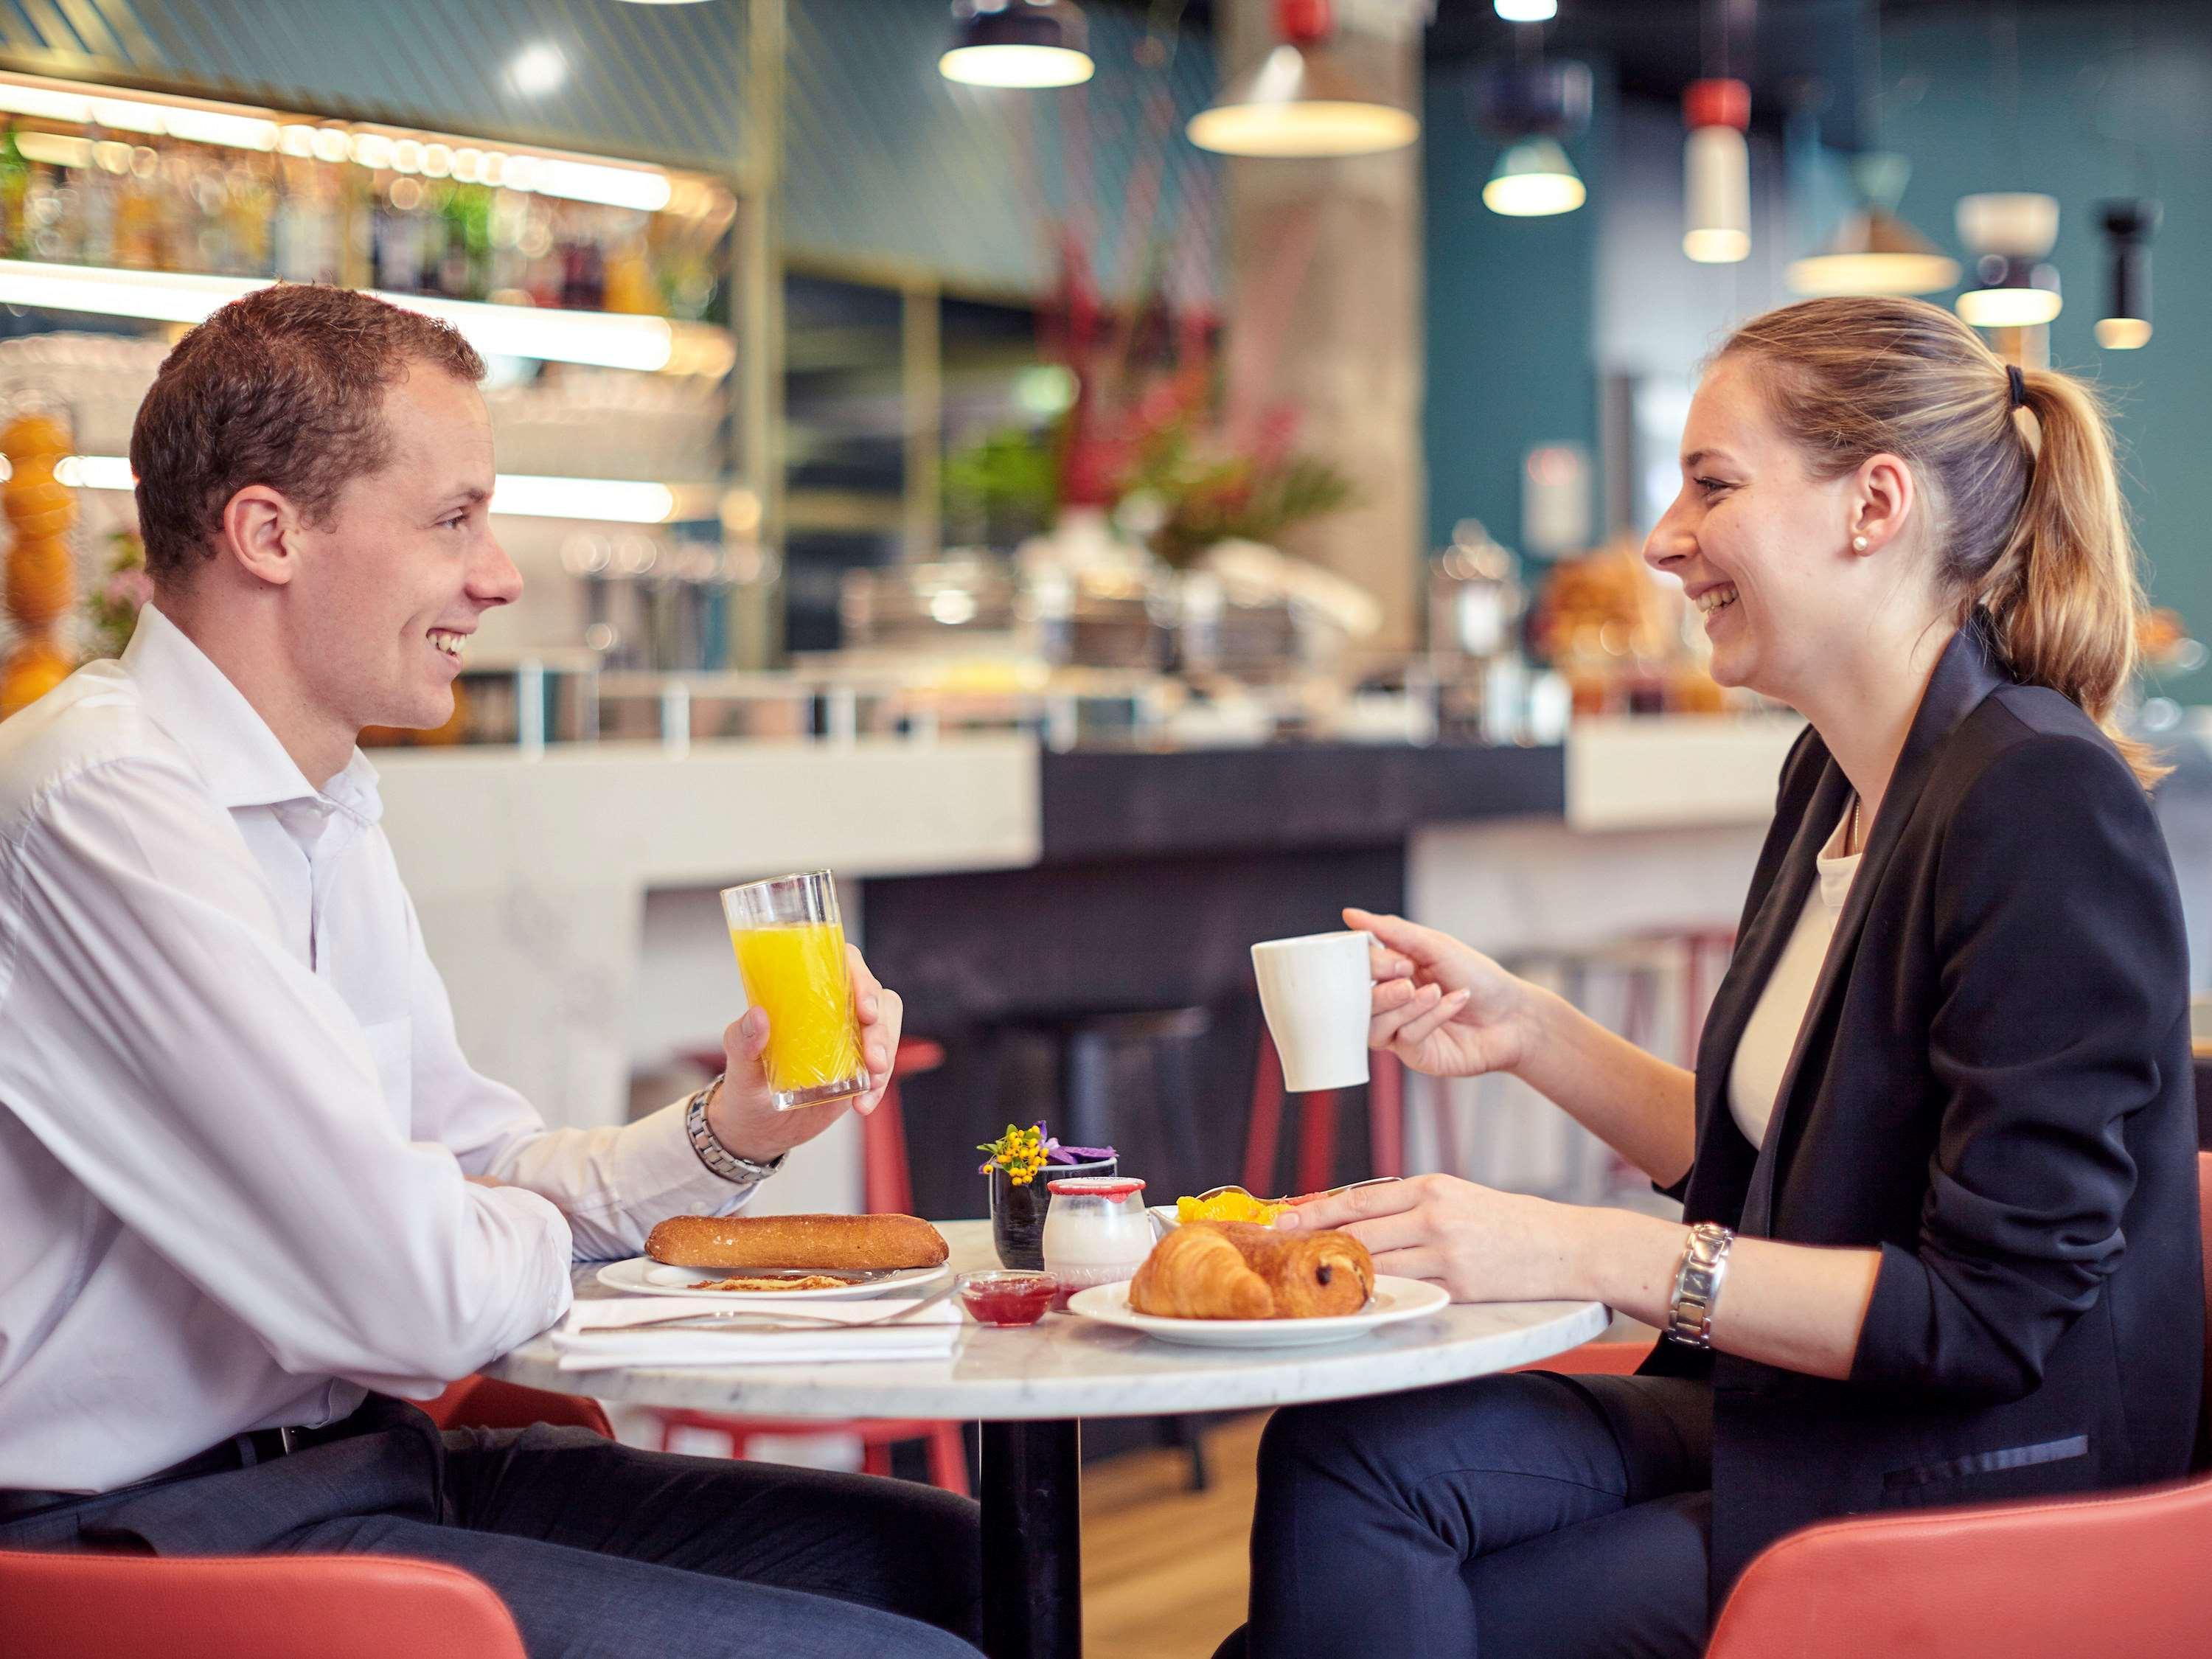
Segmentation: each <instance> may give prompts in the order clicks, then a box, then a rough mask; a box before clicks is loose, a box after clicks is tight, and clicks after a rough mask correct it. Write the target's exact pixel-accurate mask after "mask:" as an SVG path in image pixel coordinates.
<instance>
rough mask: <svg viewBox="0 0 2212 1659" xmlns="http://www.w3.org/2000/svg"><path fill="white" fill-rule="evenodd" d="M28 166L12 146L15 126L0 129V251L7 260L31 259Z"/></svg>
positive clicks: (21, 154)
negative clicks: (4, 252) (2, 249)
mask: <svg viewBox="0 0 2212 1659" xmlns="http://www.w3.org/2000/svg"><path fill="white" fill-rule="evenodd" d="M30 191H31V164H30V163H29V162H28V161H25V160H24V159H23V152H22V151H21V149H18V148H17V147H16V144H15V123H14V122H13V121H10V122H9V123H8V124H7V125H5V126H0V248H4V249H5V251H6V252H7V255H8V257H9V258H10V259H27V258H30V257H31V226H30V216H29V214H28V213H27V211H26V209H27V206H28V198H29V196H30Z"/></svg>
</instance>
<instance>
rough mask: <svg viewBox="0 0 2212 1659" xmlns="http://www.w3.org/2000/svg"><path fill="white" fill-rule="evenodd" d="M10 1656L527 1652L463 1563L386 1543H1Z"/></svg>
mask: <svg viewBox="0 0 2212 1659" xmlns="http://www.w3.org/2000/svg"><path fill="white" fill-rule="evenodd" d="M0 1631H5V1632H7V1638H6V1641H5V1644H4V1645H5V1648H6V1650H7V1652H8V1653H9V1655H10V1656H11V1659H300V1656H301V1655H303V1654H310V1653H312V1654H313V1655H314V1656H316V1659H427V1656H433V1655H435V1656H440V1659H523V1651H522V1636H521V1633H520V1632H518V1631H517V1630H516V1629H515V1627H514V1619H513V1615H512V1614H511V1613H508V1612H507V1604H506V1603H505V1602H503V1601H501V1600H500V1599H499V1597H498V1596H496V1595H494V1594H493V1593H492V1591H491V1588H490V1587H489V1585H487V1584H485V1583H483V1582H482V1581H481V1580H479V1579H477V1578H473V1577H470V1575H469V1574H467V1573H465V1572H463V1571H461V1570H460V1569H459V1567H449V1566H446V1565H442V1564H441V1563H438V1562H435V1561H406V1560H400V1559H395V1558H392V1557H389V1556H373V1555H289V1556H258V1555H247V1556H223V1557H219V1558H216V1557H208V1558H195V1557H190V1556H170V1557H158V1558H157V1557H152V1556H143V1555H79V1554H55V1553H46V1552H40V1551H8V1552H0Z"/></svg>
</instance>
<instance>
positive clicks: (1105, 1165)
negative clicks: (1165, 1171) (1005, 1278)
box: [991, 1158, 1119, 1273]
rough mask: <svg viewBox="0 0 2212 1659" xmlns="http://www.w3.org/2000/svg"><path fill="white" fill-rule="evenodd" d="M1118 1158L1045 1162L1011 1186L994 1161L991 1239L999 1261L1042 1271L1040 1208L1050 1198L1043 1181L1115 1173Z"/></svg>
mask: <svg viewBox="0 0 2212 1659" xmlns="http://www.w3.org/2000/svg"><path fill="white" fill-rule="evenodd" d="M1118 1162H1119V1160H1118V1159H1115V1158H1093V1159H1092V1160H1091V1162H1089V1163H1087V1164H1046V1165H1045V1166H1044V1168H1042V1170H1038V1171H1037V1172H1036V1174H1035V1175H1034V1176H1030V1180H1029V1183H1028V1184H1027V1185H1026V1186H1022V1187H1017V1186H1015V1185H1014V1183H1013V1180H1012V1177H1011V1176H1008V1175H1007V1174H1006V1171H1005V1170H1001V1169H1000V1168H999V1167H998V1166H997V1165H995V1164H994V1165H993V1166H992V1169H991V1243H993V1244H994V1245H995V1246H996V1247H997V1248H998V1252H999V1265H1000V1267H1026V1268H1028V1269H1029V1270H1030V1272H1032V1273H1036V1272H1039V1271H1042V1268H1043V1267H1044V1212H1045V1210H1046V1208H1047V1207H1048V1206H1049V1205H1050V1204H1051V1202H1052V1192H1051V1189H1050V1188H1049V1187H1048V1186H1047V1184H1046V1183H1047V1182H1054V1181H1065V1180H1066V1179H1067V1178H1068V1177H1069V1176H1109V1175H1112V1174H1114V1173H1115V1166H1116V1164H1118Z"/></svg>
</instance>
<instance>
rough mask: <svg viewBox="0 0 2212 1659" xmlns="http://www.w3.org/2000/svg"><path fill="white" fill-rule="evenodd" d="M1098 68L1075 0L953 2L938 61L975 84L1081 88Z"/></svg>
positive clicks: (951, 77)
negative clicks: (948, 41)
mask: <svg viewBox="0 0 2212 1659" xmlns="http://www.w3.org/2000/svg"><path fill="white" fill-rule="evenodd" d="M1096 69H1097V64H1093V63H1092V62H1091V53H1090V51H1089V42H1088V32H1087V30H1086V29H1085V26H1084V21H1083V12H1082V10H1081V9H1080V8H1079V7H1078V6H1077V5H1076V4H1075V0H954V3H953V7H952V44H951V46H948V47H946V48H945V55H944V56H943V57H941V58H939V59H938V60H937V72H938V73H939V75H942V76H944V77H945V79H946V80H948V81H960V82H965V83H967V84H968V85H969V86H975V87H1020V88H1042V87H1073V86H1079V85H1081V84H1082V83H1083V82H1085V81H1088V80H1089V79H1090V78H1091V75H1092V73H1093V72H1094V71H1095V70H1096Z"/></svg>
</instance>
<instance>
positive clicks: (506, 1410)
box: [422, 1376, 615, 1440]
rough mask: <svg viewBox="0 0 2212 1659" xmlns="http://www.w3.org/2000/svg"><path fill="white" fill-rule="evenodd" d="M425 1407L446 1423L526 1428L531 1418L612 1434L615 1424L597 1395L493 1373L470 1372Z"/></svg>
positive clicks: (451, 1425) (606, 1435) (462, 1426)
mask: <svg viewBox="0 0 2212 1659" xmlns="http://www.w3.org/2000/svg"><path fill="white" fill-rule="evenodd" d="M422 1409H423V1410H424V1411H426V1412H428V1413H429V1414H430V1420H431V1421H432V1422H434V1423H435V1424H436V1425H438V1426H439V1427H440V1428H441V1429H526V1428H528V1427H529V1426H530V1425H532V1423H550V1424H553V1425H556V1427H560V1428H570V1429H589V1430H590V1431H592V1433H593V1434H596V1435H599V1436H600V1437H603V1438H605V1439H608V1440H611V1439H613V1438H614V1437H615V1431H614V1425H612V1424H611V1423H609V1422H608V1421H607V1414H606V1413H605V1410H603V1409H602V1408H601V1407H600V1405H599V1401H596V1400H591V1399H586V1397H585V1396H584V1395H580V1394H555V1393H554V1392H553V1391H552V1390H551V1389H526V1388H524V1387H523V1386H522V1384H520V1383H501V1382H496V1381H495V1380H494V1379H493V1378H491V1377H489V1376H465V1377H463V1378H462V1379H461V1380H460V1381H459V1382H458V1383H454V1384H453V1387H451V1388H449V1389H447V1390H446V1391H445V1393H443V1394H441V1395H439V1396H438V1397H437V1398H436V1399H435V1400H425V1401H422Z"/></svg>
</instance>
